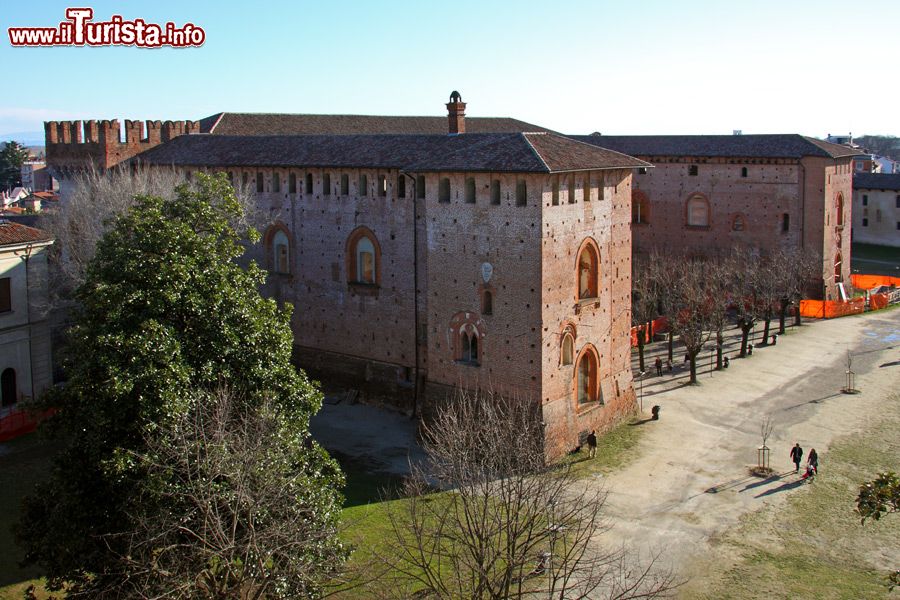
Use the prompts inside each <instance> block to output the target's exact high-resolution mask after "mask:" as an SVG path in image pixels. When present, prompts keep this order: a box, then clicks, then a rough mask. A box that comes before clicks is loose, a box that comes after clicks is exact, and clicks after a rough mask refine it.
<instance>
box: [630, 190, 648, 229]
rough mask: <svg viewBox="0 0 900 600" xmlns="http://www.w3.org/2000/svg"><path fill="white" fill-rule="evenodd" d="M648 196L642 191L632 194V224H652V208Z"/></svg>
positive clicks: (635, 191)
mask: <svg viewBox="0 0 900 600" xmlns="http://www.w3.org/2000/svg"><path fill="white" fill-rule="evenodd" d="M648 205H649V202H648V201H647V195H646V194H645V193H644V192H642V191H640V190H634V191H633V192H631V222H632V223H635V224H641V223H649V222H650V207H649V206H648Z"/></svg>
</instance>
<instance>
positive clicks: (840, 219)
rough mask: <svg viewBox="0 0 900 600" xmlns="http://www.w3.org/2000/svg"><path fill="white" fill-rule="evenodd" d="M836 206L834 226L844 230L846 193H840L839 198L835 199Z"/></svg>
mask: <svg viewBox="0 0 900 600" xmlns="http://www.w3.org/2000/svg"><path fill="white" fill-rule="evenodd" d="M834 204H835V213H836V214H835V217H836V218H835V221H834V225H835V227H837V228H838V229H842V228H843V227H844V193H843V192H838V193H837V196H835V199H834Z"/></svg>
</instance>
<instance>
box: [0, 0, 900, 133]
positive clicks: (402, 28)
mask: <svg viewBox="0 0 900 600" xmlns="http://www.w3.org/2000/svg"><path fill="white" fill-rule="evenodd" d="M73 3H74V4H75V5H78V6H90V7H92V8H93V9H94V14H95V19H94V20H95V21H98V20H108V19H109V18H110V17H111V16H112V15H113V14H121V15H122V16H123V17H124V18H126V19H135V18H142V19H144V20H145V21H148V22H158V23H165V22H167V21H173V22H175V24H176V25H179V26H180V25H182V24H183V23H185V22H192V23H194V24H195V25H199V26H201V27H203V28H204V30H205V32H206V42H205V44H204V45H203V46H202V47H200V48H192V49H139V48H131V47H112V48H89V47H67V48H12V47H11V46H10V43H9V38H8V37H7V33H6V29H7V27H10V26H53V25H56V24H57V23H58V22H59V21H62V20H64V15H65V9H66V7H67V6H70V5H72V4H73ZM0 23H2V26H3V32H2V36H3V37H2V40H0V42H2V43H0V65H3V67H4V68H3V73H4V75H5V77H4V79H5V84H6V85H5V86H4V93H3V94H2V96H0V139H3V136H2V134H4V133H7V134H8V133H11V132H22V131H42V130H43V126H42V121H44V120H48V119H63V118H120V119H123V118H134V119H147V118H154V119H180V118H200V117H203V116H207V115H209V114H213V113H215V112H219V111H241V112H296V113H351V114H394V115H444V114H446V109H445V108H444V105H443V104H444V103H445V102H447V99H448V96H449V94H450V92H451V90H454V89H456V90H459V91H460V92H461V93H462V96H463V100H465V101H466V102H467V103H468V107H467V110H466V112H467V114H468V115H469V116H509V117H515V118H519V119H522V120H525V121H529V122H532V123H536V124H539V125H542V126H545V127H549V128H552V129H555V130H557V131H562V132H566V133H590V132H593V131H600V132H602V133H605V134H653V133H657V134H673V133H720V134H721V133H726V134H729V133H731V131H732V130H733V129H741V130H743V132H744V133H786V132H797V133H802V134H806V135H814V136H819V137H822V136H824V135H826V134H827V133H847V132H852V133H853V134H854V135H861V134H866V133H868V134H875V133H880V134H894V135H900V107H898V99H900V66H898V65H900V1H897V0H868V1H867V2H846V1H839V2H838V1H831V0H809V1H807V0H794V1H793V2H788V1H787V0H781V1H777V2H775V1H769V0H757V1H753V2H734V1H731V2H728V1H725V0H720V1H691V0H683V1H679V2H676V1H674V0H673V1H637V0H633V1H630V2H623V1H621V0H620V1H615V2H612V1H609V2H608V1H605V0H604V1H597V0H595V1H590V0H587V1H572V2H567V1H564V0H556V1H553V2H532V1H529V0H518V1H515V2H499V1H497V2H492V1H490V0H480V1H468V0H458V1H448V0H442V1H440V2H425V1H418V2H416V1H410V2H392V1H389V0H382V1H371V2H361V1H360V2H350V1H334V0H330V1H325V0H322V1H317V2H307V1H284V2H282V1H277V0H262V1H260V0H258V1H256V2H228V1H225V0H221V1H209V0H204V1H186V0H181V1H177V2H176V1H171V0H155V1H153V2H122V1H120V2H109V1H96V2H88V1H87V0H79V1H77V2H76V1H75V0H72V1H71V2H57V1H50V0H47V1H40V0H32V1H30V2H26V1H15V0H3V6H2V10H0Z"/></svg>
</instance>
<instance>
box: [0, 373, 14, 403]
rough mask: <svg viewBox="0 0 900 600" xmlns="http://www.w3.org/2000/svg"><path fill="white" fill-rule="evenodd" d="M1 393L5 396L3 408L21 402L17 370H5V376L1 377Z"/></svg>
mask: <svg viewBox="0 0 900 600" xmlns="http://www.w3.org/2000/svg"><path fill="white" fill-rule="evenodd" d="M0 392H2V394H3V400H2V405H3V406H12V405H13V404H15V403H16V402H18V401H19V387H18V385H17V384H16V370H15V369H13V368H9V369H4V371H3V374H2V375H0Z"/></svg>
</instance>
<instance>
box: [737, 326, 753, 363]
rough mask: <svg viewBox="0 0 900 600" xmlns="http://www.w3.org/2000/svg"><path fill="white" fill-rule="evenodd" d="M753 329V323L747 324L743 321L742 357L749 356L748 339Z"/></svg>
mask: <svg viewBox="0 0 900 600" xmlns="http://www.w3.org/2000/svg"><path fill="white" fill-rule="evenodd" d="M751 329H753V324H752V323H750V324H747V323H745V322H744V321H741V354H740V357H741V358H744V357H745V356H747V339H748V338H749V337H750V330H751Z"/></svg>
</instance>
